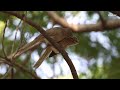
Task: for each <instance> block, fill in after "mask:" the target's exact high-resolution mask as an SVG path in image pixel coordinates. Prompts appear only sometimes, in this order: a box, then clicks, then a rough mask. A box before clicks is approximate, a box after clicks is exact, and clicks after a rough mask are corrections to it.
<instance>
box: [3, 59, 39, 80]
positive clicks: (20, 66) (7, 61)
mask: <svg viewBox="0 0 120 90" xmlns="http://www.w3.org/2000/svg"><path fill="white" fill-rule="evenodd" d="M1 59H2V60H1V61H3V63H5V64H8V65H9V66H15V67H17V68H18V69H20V70H22V71H23V72H27V73H28V74H30V75H31V76H32V77H34V78H35V79H40V77H38V76H36V75H35V74H34V73H32V72H31V71H29V70H27V69H26V68H24V67H23V66H22V65H20V64H18V63H16V62H11V61H10V60H6V59H5V58H3V57H1ZM10 70H11V69H10Z"/></svg>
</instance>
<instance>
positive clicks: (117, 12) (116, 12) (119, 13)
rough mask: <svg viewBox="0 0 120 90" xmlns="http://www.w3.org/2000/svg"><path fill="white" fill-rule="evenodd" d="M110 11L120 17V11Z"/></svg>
mask: <svg viewBox="0 0 120 90" xmlns="http://www.w3.org/2000/svg"><path fill="white" fill-rule="evenodd" d="M110 12H111V13H113V14H116V15H117V16H119V17H120V11H110Z"/></svg>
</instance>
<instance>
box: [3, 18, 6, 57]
mask: <svg viewBox="0 0 120 90" xmlns="http://www.w3.org/2000/svg"><path fill="white" fill-rule="evenodd" d="M6 27H7V20H6V22H5V27H4V30H3V38H2V51H3V54H4V56H5V58H7V55H6V53H5V50H4V35H5V29H6Z"/></svg>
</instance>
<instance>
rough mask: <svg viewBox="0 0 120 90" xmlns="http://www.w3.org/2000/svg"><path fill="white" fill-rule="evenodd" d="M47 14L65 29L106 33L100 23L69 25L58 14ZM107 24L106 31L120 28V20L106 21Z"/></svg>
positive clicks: (50, 12)
mask: <svg viewBox="0 0 120 90" xmlns="http://www.w3.org/2000/svg"><path fill="white" fill-rule="evenodd" d="M47 14H48V16H49V17H51V19H53V20H54V21H55V22H56V23H58V24H59V25H61V26H63V27H68V28H70V29H72V30H73V31H74V32H90V31H101V30H102V31H104V30H103V29H102V27H103V26H102V23H101V22H98V23H96V24H84V25H76V24H68V22H67V21H66V20H65V19H64V18H62V17H60V16H59V15H57V13H56V12H54V11H47ZM105 23H106V24H105V25H104V29H105V30H112V29H115V28H119V27H120V20H119V19H116V20H106V22H105Z"/></svg>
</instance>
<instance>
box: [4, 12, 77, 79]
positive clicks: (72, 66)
mask: <svg viewBox="0 0 120 90" xmlns="http://www.w3.org/2000/svg"><path fill="white" fill-rule="evenodd" d="M3 12H4V13H8V14H10V15H14V16H16V17H17V18H20V19H22V20H23V17H22V15H20V14H19V13H17V12H15V11H3ZM24 21H25V22H26V23H28V24H29V25H31V26H33V27H34V28H36V29H37V30H38V31H39V32H40V33H41V34H42V35H43V36H44V37H45V38H46V39H47V40H48V41H49V42H50V43H51V44H52V45H53V46H54V47H55V48H56V49H57V50H58V51H59V52H60V53H61V54H62V56H63V57H64V59H65V60H66V62H67V64H68V65H69V67H70V70H71V72H72V75H73V78H74V79H78V75H77V72H76V70H75V67H74V65H73V63H72V61H71V59H70V58H69V57H68V55H67V53H66V51H65V50H64V49H63V48H61V46H60V45H59V44H58V43H56V42H55V41H54V40H53V39H52V38H50V37H49V36H48V34H47V33H46V32H45V31H44V30H43V28H41V26H40V25H38V24H36V23H34V22H33V21H31V20H28V19H27V18H26V17H24Z"/></svg>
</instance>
